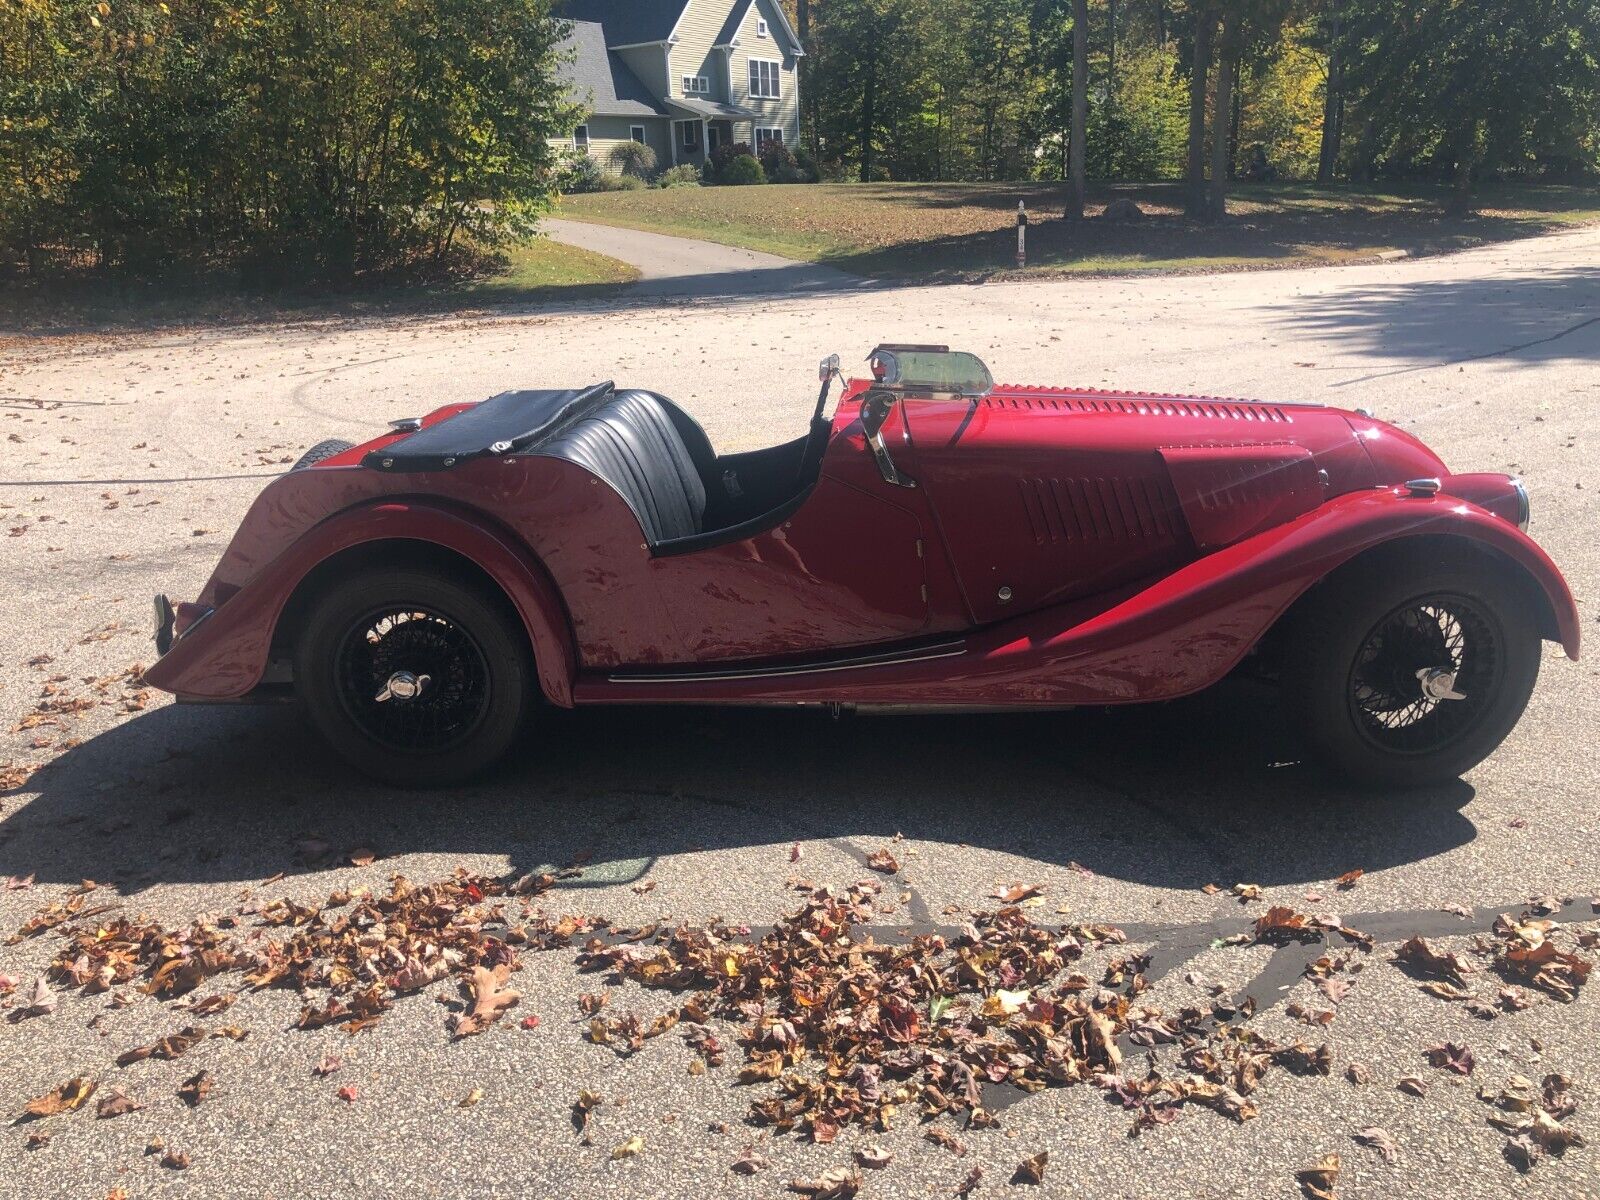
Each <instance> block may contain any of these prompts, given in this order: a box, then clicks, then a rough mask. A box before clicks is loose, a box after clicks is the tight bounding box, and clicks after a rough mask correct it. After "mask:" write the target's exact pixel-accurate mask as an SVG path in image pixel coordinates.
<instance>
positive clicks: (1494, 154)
mask: <svg viewBox="0 0 1600 1200" xmlns="http://www.w3.org/2000/svg"><path fill="white" fill-rule="evenodd" d="M641 2H642V0H641ZM788 6H789V11H790V14H791V16H792V24H793V25H794V27H795V29H796V30H797V32H798V34H799V37H800V39H801V41H802V43H803V45H804V46H805V49H806V54H805V56H804V57H803V58H800V59H799V66H800V85H801V86H800V96H801V141H802V147H801V149H803V151H804V152H805V154H806V156H807V160H808V161H810V162H814V163H815V164H816V170H817V173H818V174H820V175H821V176H822V177H823V178H824V179H834V180H866V181H876V180H897V181H911V180H947V181H996V180H1060V181H1062V185H1063V195H1064V197H1065V203H1064V207H1065V209H1066V211H1067V212H1068V214H1069V215H1071V214H1074V213H1078V212H1081V211H1082V208H1083V203H1084V191H1085V188H1086V185H1087V181H1088V180H1091V179H1093V180H1156V179H1182V180H1186V181H1187V190H1186V195H1187V207H1188V211H1189V214H1190V216H1191V217H1193V218H1195V219H1202V220H1215V219H1219V218H1221V217H1223V216H1225V215H1226V212H1227V192H1228V188H1229V185H1230V183H1232V182H1234V181H1237V180H1240V179H1249V180H1254V181H1259V182H1272V181H1291V180H1305V181H1312V180H1314V181H1317V182H1319V183H1322V184H1332V183H1343V182H1351V183H1355V184H1366V183H1372V182H1377V181H1382V182H1384V183H1385V184H1387V183H1389V182H1390V181H1395V180H1400V181H1431V182H1436V183H1438V182H1447V183H1449V184H1450V186H1451V188H1452V189H1453V191H1452V193H1451V194H1452V196H1453V199H1452V201H1451V202H1450V207H1452V208H1455V209H1456V210H1458V211H1466V210H1469V209H1470V207H1471V204H1472V195H1473V190H1474V188H1475V187H1477V186H1478V185H1480V184H1482V183H1483V182H1485V181H1488V180H1495V179H1518V180H1540V181H1546V182H1567V183H1586V182H1593V181H1594V179H1595V178H1596V169H1597V166H1600V0H1537V2H1530V0H1471V2H1470V3H1469V2H1467V0H788ZM566 29H567V26H566V25H565V24H564V23H563V22H562V21H560V20H559V19H558V18H557V17H556V16H554V15H553V14H552V12H551V9H550V4H549V0H491V2H489V3H484V2H482V0H411V2H409V3H407V4H404V5H397V4H393V3H389V2H388V0H338V2H337V3H333V2H331V0H296V2H295V3H291V4H284V3H276V2H272V0H115V2H112V0H0V274H5V273H12V274H15V273H18V272H28V271H34V272H40V271H45V270H48V269H52V268H59V267H74V266H94V267H100V266H113V267H123V268H129V269H131V270H132V271H134V272H135V273H138V272H141V271H154V270H157V269H166V268H168V267H170V266H172V265H173V264H176V263H181V264H185V265H190V266H211V265H217V266H225V267H227V268H228V269H229V270H233V271H237V272H238V273H239V274H240V275H241V277H242V278H244V279H245V280H247V281H261V282H267V283H271V282H274V281H277V280H286V279H296V278H306V277H313V278H327V279H349V278H352V277H355V276H359V275H360V274H362V273H366V272H382V271H384V270H386V269H388V268H391V267H397V266H402V267H413V266H415V265H416V264H418V263H440V264H445V265H447V266H448V265H449V263H450V262H451V261H452V259H453V257H454V256H458V255H463V254H481V253H483V252H485V251H490V252H492V251H494V250H495V249H497V248H499V247H502V246H505V245H508V244H511V243H513V242H516V241H518V240H521V239H525V238H526V237H528V236H530V235H531V233H532V232H533V230H534V228H535V223H536V220H537V218H538V216H539V214H540V213H541V212H542V211H544V210H545V209H546V208H547V207H548V204H549V203H550V201H551V199H552V198H553V196H554V194H555V193H556V192H557V190H558V189H559V187H560V179H559V160H560V158H561V155H560V154H559V152H558V150H557V149H554V148H552V147H553V146H554V145H555V144H556V143H559V142H561V141H566V140H570V137H571V131H572V129H573V128H574V127H575V126H576V125H577V123H578V122H580V121H582V120H583V119H584V110H583V105H582V102H581V98H578V97H574V96H571V95H568V94H567V91H566V89H565V88H564V87H563V86H562V84H561V81H560V66H561V63H560V55H561V49H560V47H561V44H562V40H563V37H564V36H565V32H566Z"/></svg>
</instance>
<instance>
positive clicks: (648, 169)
mask: <svg viewBox="0 0 1600 1200" xmlns="http://www.w3.org/2000/svg"><path fill="white" fill-rule="evenodd" d="M606 161H607V162H609V163H610V164H611V165H612V166H613V167H615V168H616V169H617V170H618V171H619V172H621V173H622V174H623V175H632V176H633V177H634V178H636V179H648V178H649V177H650V175H651V174H652V173H653V172H654V171H655V169H656V152H655V151H654V150H652V149H650V147H649V146H646V145H645V144H644V143H643V142H634V141H627V142H618V143H617V144H616V145H615V146H613V147H611V150H610V151H609V152H608V153H607V154H606Z"/></svg>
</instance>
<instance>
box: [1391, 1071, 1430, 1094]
mask: <svg viewBox="0 0 1600 1200" xmlns="http://www.w3.org/2000/svg"><path fill="white" fill-rule="evenodd" d="M1395 1087H1397V1088H1399V1089H1400V1090H1401V1091H1402V1092H1406V1093H1407V1094H1409V1095H1412V1096H1426V1095H1427V1094H1428V1085H1427V1084H1425V1083H1423V1082H1422V1080H1420V1079H1418V1078H1417V1077H1416V1076H1415V1075H1406V1076H1403V1077H1402V1078H1401V1080H1400V1082H1399V1083H1397V1084H1395Z"/></svg>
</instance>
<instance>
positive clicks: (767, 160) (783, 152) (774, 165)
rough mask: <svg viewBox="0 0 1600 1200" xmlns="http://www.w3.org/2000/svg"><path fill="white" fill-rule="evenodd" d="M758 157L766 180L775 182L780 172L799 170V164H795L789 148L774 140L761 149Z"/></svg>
mask: <svg viewBox="0 0 1600 1200" xmlns="http://www.w3.org/2000/svg"><path fill="white" fill-rule="evenodd" d="M760 157H761V169H762V170H763V171H765V172H766V173H767V178H768V179H771V180H773V181H775V182H776V181H777V179H778V175H779V173H780V172H785V171H789V172H792V171H796V170H798V169H799V164H798V163H796V162H795V158H794V154H793V153H792V152H791V151H790V149H789V147H787V146H785V145H784V144H783V143H782V142H781V141H778V140H776V139H774V140H773V141H770V142H768V143H767V144H766V145H764V146H762V147H761V156H760Z"/></svg>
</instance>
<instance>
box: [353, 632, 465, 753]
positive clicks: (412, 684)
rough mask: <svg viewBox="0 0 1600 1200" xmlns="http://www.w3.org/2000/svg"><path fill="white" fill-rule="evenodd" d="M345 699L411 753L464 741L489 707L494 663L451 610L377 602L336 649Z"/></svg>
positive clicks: (362, 724) (357, 717)
mask: <svg viewBox="0 0 1600 1200" xmlns="http://www.w3.org/2000/svg"><path fill="white" fill-rule="evenodd" d="M335 669H336V678H337V684H338V689H339V700H340V702H341V703H342V704H343V705H344V708H345V711H346V712H347V713H349V715H350V718H351V720H352V721H354V722H355V723H356V725H357V726H358V727H359V728H360V729H361V730H362V732H364V733H365V734H366V735H367V736H368V737H370V738H372V739H373V740H374V741H375V742H378V743H380V744H382V745H384V746H387V747H389V748H390V749H393V750H397V751H401V752H406V753H422V754H427V753H436V752H438V751H441V750H449V749H450V748H451V747H453V746H457V745H460V744H461V743H462V742H464V741H465V740H466V739H467V738H469V737H471V736H472V734H473V732H474V731H475V730H476V729H477V728H478V726H479V724H480V723H481V722H482V721H483V718H484V716H485V714H486V713H487V712H488V709H489V664H488V662H487V660H486V659H485V657H484V653H483V650H482V648H481V647H480V646H479V645H478V643H477V642H476V641H474V640H473V638H472V636H471V635H470V634H469V633H468V632H467V631H466V630H465V629H464V628H463V627H462V626H461V625H460V624H458V623H457V622H456V621H454V620H452V619H451V618H450V617H449V616H448V615H447V614H445V613H442V612H439V611H437V610H434V609H427V608H422V607H420V606H409V605H408V606H405V607H399V608H397V607H384V608H379V609H374V610H373V611H371V612H368V613H366V614H365V615H363V616H362V617H361V618H360V619H359V620H357V621H356V622H355V623H354V624H353V625H352V626H351V627H350V629H349V631H348V632H347V633H346V634H345V636H344V639H343V641H342V642H341V644H340V646H339V649H338V651H337V656H336V667H335Z"/></svg>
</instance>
